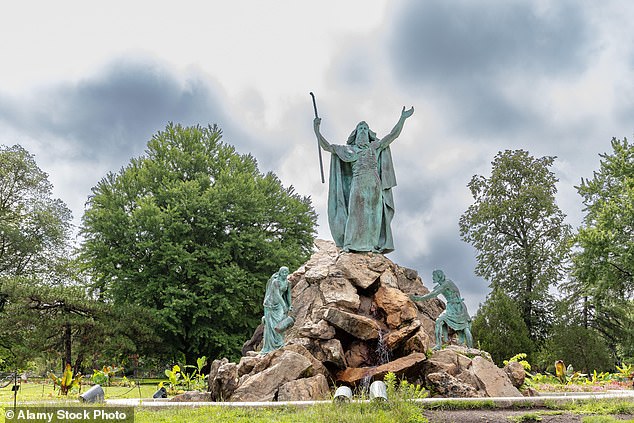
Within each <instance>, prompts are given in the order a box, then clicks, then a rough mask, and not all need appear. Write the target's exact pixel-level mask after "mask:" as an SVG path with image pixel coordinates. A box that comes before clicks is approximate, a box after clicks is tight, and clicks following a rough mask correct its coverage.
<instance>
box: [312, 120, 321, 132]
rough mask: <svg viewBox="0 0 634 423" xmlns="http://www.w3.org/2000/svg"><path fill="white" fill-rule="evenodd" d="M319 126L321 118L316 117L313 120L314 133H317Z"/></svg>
mask: <svg viewBox="0 0 634 423" xmlns="http://www.w3.org/2000/svg"><path fill="white" fill-rule="evenodd" d="M319 125H321V118H318V117H316V118H315V119H314V120H313V128H315V131H319Z"/></svg>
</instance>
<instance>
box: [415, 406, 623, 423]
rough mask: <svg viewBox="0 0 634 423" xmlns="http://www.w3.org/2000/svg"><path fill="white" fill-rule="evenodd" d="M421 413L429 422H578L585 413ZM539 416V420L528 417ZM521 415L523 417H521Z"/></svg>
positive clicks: (443, 411)
mask: <svg viewBox="0 0 634 423" xmlns="http://www.w3.org/2000/svg"><path fill="white" fill-rule="evenodd" d="M423 415H424V416H425V417H427V418H428V419H429V421H430V422H431V423H513V422H521V423H530V422H538V421H539V422H540V423H580V422H581V421H582V419H583V418H584V417H586V415H582V414H573V413H566V412H563V411H552V410H547V409H532V410H509V409H497V410H425V411H423ZM530 416H533V417H537V416H538V417H539V418H541V420H537V419H534V418H533V419H530V418H529V417H530ZM522 417H523V418H522ZM614 417H615V418H617V419H619V420H631V419H634V415H632V414H630V415H617V416H614Z"/></svg>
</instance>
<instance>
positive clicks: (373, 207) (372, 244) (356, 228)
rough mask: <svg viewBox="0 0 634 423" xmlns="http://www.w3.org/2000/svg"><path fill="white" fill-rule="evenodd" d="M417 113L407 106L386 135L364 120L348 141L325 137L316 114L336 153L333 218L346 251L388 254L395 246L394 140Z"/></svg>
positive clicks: (330, 209)
mask: <svg viewBox="0 0 634 423" xmlns="http://www.w3.org/2000/svg"><path fill="white" fill-rule="evenodd" d="M413 113H414V108H413V107H412V108H410V109H409V110H406V109H405V107H403V110H402V112H401V117H400V119H399V120H398V122H397V123H396V125H395V126H394V128H393V129H392V131H391V132H390V133H389V134H387V135H386V136H385V137H383V138H381V139H379V138H377V136H376V133H374V132H373V131H371V130H370V128H369V127H368V124H367V123H365V122H360V123H359V124H358V125H357V127H356V128H355V130H354V131H352V133H351V134H350V136H349V137H348V141H347V143H346V145H333V144H330V143H329V142H328V141H326V139H325V138H324V137H323V136H322V135H321V132H320V130H319V126H320V124H321V119H320V118H318V117H316V118H315V120H314V129H315V134H316V135H317V140H318V141H319V145H320V146H321V148H323V149H324V150H325V151H328V152H330V153H332V157H331V160H330V180H329V189H328V223H329V225H330V232H331V234H332V237H333V239H334V241H335V244H336V245H337V247H339V248H342V249H343V250H344V251H356V252H365V251H372V252H376V253H389V252H390V251H393V250H394V239H393V237H392V229H391V222H392V217H393V216H394V198H393V196H392V188H393V187H395V186H396V176H395V173H394V166H393V164H392V155H391V153H390V144H391V143H392V142H393V141H394V140H395V139H396V138H397V137H398V136H399V135H400V133H401V130H402V129H403V124H404V123H405V120H406V119H407V118H408V117H410V116H411V115H412V114H413Z"/></svg>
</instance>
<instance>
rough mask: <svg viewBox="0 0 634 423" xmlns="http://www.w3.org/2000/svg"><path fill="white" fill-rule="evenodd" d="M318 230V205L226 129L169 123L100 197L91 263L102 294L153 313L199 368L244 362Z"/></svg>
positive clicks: (92, 211) (106, 181) (99, 189)
mask: <svg viewBox="0 0 634 423" xmlns="http://www.w3.org/2000/svg"><path fill="white" fill-rule="evenodd" d="M315 222H316V215H315V212H314V210H313V208H312V206H311V203H310V199H309V198H307V197H301V196H299V195H297V194H296V193H295V192H294V190H293V188H292V187H290V188H284V187H283V186H282V184H281V182H280V180H279V179H278V178H277V177H276V176H275V175H274V174H272V173H268V174H266V175H263V174H261V173H260V172H259V171H258V167H257V163H256V161H255V159H254V158H253V157H252V156H250V155H241V154H238V153H237V152H236V151H235V149H234V148H233V147H232V146H230V145H228V144H225V143H223V142H221V131H220V130H219V129H218V128H217V127H215V126H214V127H207V128H202V127H198V126H196V127H182V126H180V125H174V124H169V125H168V126H167V127H166V129H165V130H164V131H162V132H159V133H158V134H156V135H155V136H154V137H153V138H152V139H151V140H150V141H149V143H148V147H147V150H146V152H145V154H144V155H143V156H141V157H139V158H137V159H133V160H132V161H131V162H130V164H129V165H128V166H127V167H125V168H123V169H121V171H119V172H118V173H116V174H114V173H110V174H108V175H107V176H106V177H105V178H103V179H102V180H101V181H100V182H99V183H98V184H97V186H96V187H94V188H93V195H92V197H91V198H90V200H89V202H88V208H87V210H86V212H85V215H84V217H83V229H82V231H83V235H84V237H85V242H84V243H83V245H82V255H83V258H84V260H85V261H86V263H87V265H88V266H89V267H90V269H91V271H92V277H93V282H94V285H95V287H96V288H98V289H99V291H100V292H101V294H102V295H103V296H105V297H108V298H111V299H113V300H114V301H115V302H122V303H132V304H138V305H143V306H146V307H149V308H151V309H153V310H155V312H156V314H157V316H158V319H159V321H160V330H161V332H162V334H163V339H164V342H166V343H167V344H168V345H170V346H171V347H173V348H174V349H175V350H177V351H180V352H182V353H184V354H185V357H186V359H187V360H188V361H189V362H191V361H192V360H193V359H195V357H196V356H199V355H203V354H204V355H207V356H209V355H211V356H218V355H228V356H236V355H237V354H238V353H239V351H240V347H241V345H242V343H243V342H244V341H245V340H246V339H248V337H249V336H250V334H251V332H252V331H253V329H254V328H255V326H257V324H258V322H259V319H260V317H261V313H262V306H261V304H262V296H263V293H264V287H265V283H266V281H267V279H268V278H269V277H270V275H271V274H272V273H273V272H275V271H276V270H278V268H279V267H280V266H282V265H285V266H288V267H289V268H291V269H293V268H294V267H297V266H299V265H300V264H301V263H303V262H304V260H306V259H307V257H308V255H309V254H310V252H311V249H312V245H313V236H314V231H315V229H314V228H315Z"/></svg>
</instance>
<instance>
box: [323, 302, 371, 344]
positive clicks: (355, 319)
mask: <svg viewBox="0 0 634 423" xmlns="http://www.w3.org/2000/svg"><path fill="white" fill-rule="evenodd" d="M323 318H324V320H326V321H327V322H328V323H330V324H332V325H334V326H336V327H338V328H339V329H341V330H343V331H345V332H347V333H349V334H350V335H352V336H354V337H355V338H358V339H363V340H365V341H367V340H369V339H378V337H379V331H380V330H381V328H380V326H379V324H378V322H377V321H376V320H374V319H372V318H370V317H365V316H361V315H358V314H355V313H349V312H346V311H343V310H339V309H337V308H328V309H326V311H325V312H324V316H323Z"/></svg>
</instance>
